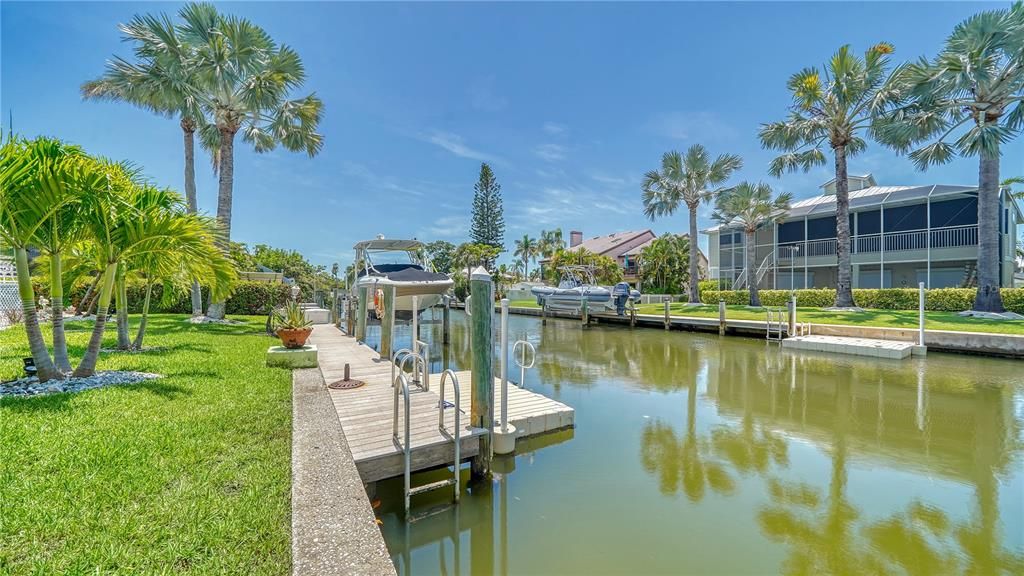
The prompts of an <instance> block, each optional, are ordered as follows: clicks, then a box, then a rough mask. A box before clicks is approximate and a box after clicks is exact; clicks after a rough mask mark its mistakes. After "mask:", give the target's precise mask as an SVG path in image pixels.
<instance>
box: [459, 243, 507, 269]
mask: <svg viewBox="0 0 1024 576" xmlns="http://www.w3.org/2000/svg"><path fill="white" fill-rule="evenodd" d="M500 253H501V249H500V248H497V247H495V246H491V245H489V244H478V243H475V242H464V243H462V244H459V247H458V248H456V249H455V253H454V256H453V263H454V264H455V265H456V266H458V267H459V268H462V269H469V268H473V267H474V266H484V267H486V268H487V269H488V270H490V269H491V266H490V264H491V263H492V262H494V259H495V258H497V257H498V254H500Z"/></svg>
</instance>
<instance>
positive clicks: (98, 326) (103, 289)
mask: <svg viewBox="0 0 1024 576" xmlns="http://www.w3.org/2000/svg"><path fill="white" fill-rule="evenodd" d="M116 274H117V263H114V264H108V265H107V269H106V270H104V271H103V283H102V284H101V285H100V295H99V298H97V300H96V302H97V303H96V323H95V324H93V326H92V335H91V336H89V344H88V346H86V347H85V355H83V356H82V361H81V362H79V363H78V368H75V372H74V374H73V375H74V377H75V378H84V377H86V376H92V375H93V374H95V373H96V361H97V360H98V359H99V356H100V345H101V344H102V343H103V330H104V329H105V328H106V326H107V310H108V309H109V308H110V295H111V293H112V292H113V291H114V276H115V275H116Z"/></svg>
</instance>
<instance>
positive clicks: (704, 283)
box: [697, 278, 732, 302]
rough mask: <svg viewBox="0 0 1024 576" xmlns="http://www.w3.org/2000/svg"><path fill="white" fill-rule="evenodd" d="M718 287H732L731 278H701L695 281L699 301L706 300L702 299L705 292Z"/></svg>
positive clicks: (727, 288) (728, 288) (722, 288)
mask: <svg viewBox="0 0 1024 576" xmlns="http://www.w3.org/2000/svg"><path fill="white" fill-rule="evenodd" d="M719 289H721V290H730V289H732V280H726V279H724V278H723V279H718V280H701V281H700V282H698V283H697V291H698V293H699V294H700V301H701V302H706V300H704V293H705V292H711V291H715V290H719ZM715 302H718V300H715Z"/></svg>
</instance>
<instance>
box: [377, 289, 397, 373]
mask: <svg viewBox="0 0 1024 576" xmlns="http://www.w3.org/2000/svg"><path fill="white" fill-rule="evenodd" d="M383 290H384V317H383V318H381V319H380V357H381V358H386V359H387V360H389V361H390V360H391V344H392V342H393V341H394V338H393V336H394V332H395V285H394V284H385V285H384V288H383Z"/></svg>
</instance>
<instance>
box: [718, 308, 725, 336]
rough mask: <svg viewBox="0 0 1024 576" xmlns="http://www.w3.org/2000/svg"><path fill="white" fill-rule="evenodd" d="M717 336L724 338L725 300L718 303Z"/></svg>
mask: <svg viewBox="0 0 1024 576" xmlns="http://www.w3.org/2000/svg"><path fill="white" fill-rule="evenodd" d="M718 335H719V336H725V300H719V301H718Z"/></svg>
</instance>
